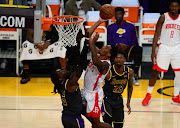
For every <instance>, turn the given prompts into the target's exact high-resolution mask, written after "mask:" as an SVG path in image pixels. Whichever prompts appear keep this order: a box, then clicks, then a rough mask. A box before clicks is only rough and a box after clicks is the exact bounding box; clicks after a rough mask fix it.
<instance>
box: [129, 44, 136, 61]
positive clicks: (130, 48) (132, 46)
mask: <svg viewBox="0 0 180 128" xmlns="http://www.w3.org/2000/svg"><path fill="white" fill-rule="evenodd" d="M134 46H135V45H133V46H132V47H131V48H130V50H129V52H128V58H127V60H129V56H130V53H131V50H132V48H133V47H134Z"/></svg>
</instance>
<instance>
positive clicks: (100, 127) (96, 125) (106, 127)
mask: <svg viewBox="0 0 180 128" xmlns="http://www.w3.org/2000/svg"><path fill="white" fill-rule="evenodd" d="M90 119H91V121H92V127H93V128H112V127H111V125H110V124H108V123H103V122H100V117H97V118H93V117H92V116H91V117H90Z"/></svg>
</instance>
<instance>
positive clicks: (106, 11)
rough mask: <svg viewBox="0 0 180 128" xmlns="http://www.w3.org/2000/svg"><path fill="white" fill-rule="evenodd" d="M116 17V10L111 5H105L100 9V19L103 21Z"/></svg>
mask: <svg viewBox="0 0 180 128" xmlns="http://www.w3.org/2000/svg"><path fill="white" fill-rule="evenodd" d="M114 15H115V9H114V7H113V6H111V5H110V4H105V5H103V6H102V7H101V8H100V17H101V18H102V19H111V18H112V17H113V16H114Z"/></svg>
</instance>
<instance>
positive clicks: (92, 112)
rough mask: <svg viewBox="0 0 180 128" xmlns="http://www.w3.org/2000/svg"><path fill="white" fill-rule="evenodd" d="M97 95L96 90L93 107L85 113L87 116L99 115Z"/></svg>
mask: <svg viewBox="0 0 180 128" xmlns="http://www.w3.org/2000/svg"><path fill="white" fill-rule="evenodd" d="M98 102H99V95H98V92H96V93H95V104H94V108H93V110H92V111H91V112H89V113H86V115H87V117H90V116H92V117H93V118H97V117H100V115H101V109H100V107H99V104H98Z"/></svg>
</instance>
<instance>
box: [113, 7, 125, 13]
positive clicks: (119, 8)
mask: <svg viewBox="0 0 180 128" xmlns="http://www.w3.org/2000/svg"><path fill="white" fill-rule="evenodd" d="M117 11H121V12H122V13H123V15H124V13H125V12H124V8H121V7H116V8H115V12H117Z"/></svg>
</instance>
